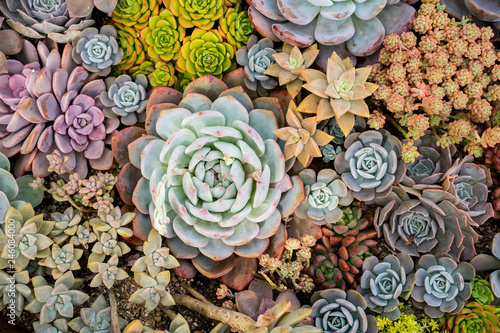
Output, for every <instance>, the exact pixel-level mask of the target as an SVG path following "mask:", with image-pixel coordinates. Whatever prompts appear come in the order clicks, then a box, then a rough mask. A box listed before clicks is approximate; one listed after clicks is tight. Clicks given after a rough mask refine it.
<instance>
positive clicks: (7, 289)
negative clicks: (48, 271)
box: [0, 270, 33, 317]
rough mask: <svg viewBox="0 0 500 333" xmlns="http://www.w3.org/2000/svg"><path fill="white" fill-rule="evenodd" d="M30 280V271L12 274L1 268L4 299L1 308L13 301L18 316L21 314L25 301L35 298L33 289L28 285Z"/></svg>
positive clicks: (0, 280) (0, 274) (1, 291)
mask: <svg viewBox="0 0 500 333" xmlns="http://www.w3.org/2000/svg"><path fill="white" fill-rule="evenodd" d="M30 280H31V279H30V275H29V272H28V271H22V272H17V273H14V274H13V275H11V274H7V273H6V272H5V271H3V270H0V298H1V299H2V302H0V310H3V309H4V308H5V307H6V306H9V305H10V304H11V303H13V304H14V311H15V313H16V316H18V317H19V316H21V313H22V312H23V311H24V305H25V303H26V302H31V301H32V300H33V293H32V290H31V288H30V287H29V286H28V284H29V282H30Z"/></svg>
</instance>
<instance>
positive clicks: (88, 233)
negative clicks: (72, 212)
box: [70, 222, 97, 249]
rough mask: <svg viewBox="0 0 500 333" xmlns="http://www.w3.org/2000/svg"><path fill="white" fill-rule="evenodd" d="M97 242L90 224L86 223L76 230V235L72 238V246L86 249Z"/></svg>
mask: <svg viewBox="0 0 500 333" xmlns="http://www.w3.org/2000/svg"><path fill="white" fill-rule="evenodd" d="M96 240H97V235H96V234H95V233H94V232H93V231H92V228H91V227H90V224H89V223H88V222H84V223H83V224H81V225H79V226H78V228H77V229H76V233H75V235H74V236H73V237H71V239H70V241H71V244H73V245H75V246H80V245H81V246H83V247H84V248H85V249H88V248H89V244H91V243H94V242H95V241H96Z"/></svg>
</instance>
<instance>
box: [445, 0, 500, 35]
mask: <svg viewBox="0 0 500 333" xmlns="http://www.w3.org/2000/svg"><path fill="white" fill-rule="evenodd" d="M441 3H442V4H443V5H445V6H446V7H445V10H446V11H447V12H448V13H450V14H451V15H453V16H454V17H456V18H457V19H461V18H462V17H464V16H465V17H470V16H472V18H473V22H475V23H478V25H479V26H481V25H484V24H492V25H493V27H495V28H496V29H497V30H499V29H500V9H499V8H498V6H495V5H494V4H493V3H491V2H489V1H487V0H442V1H441Z"/></svg>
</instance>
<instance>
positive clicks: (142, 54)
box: [115, 0, 157, 79]
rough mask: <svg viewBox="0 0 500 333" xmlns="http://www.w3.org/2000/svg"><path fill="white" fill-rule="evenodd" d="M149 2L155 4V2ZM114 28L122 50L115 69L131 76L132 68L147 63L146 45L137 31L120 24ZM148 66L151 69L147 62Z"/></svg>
mask: <svg viewBox="0 0 500 333" xmlns="http://www.w3.org/2000/svg"><path fill="white" fill-rule="evenodd" d="M148 1H149V0H148ZM150 1H155V2H156V1H157V0H150ZM115 27H116V29H117V30H116V34H117V36H116V41H117V42H118V46H119V47H120V48H121V49H122V50H123V58H122V60H121V61H120V63H119V64H118V65H116V69H117V70H119V71H129V74H131V75H132V68H133V67H135V66H141V65H143V64H144V63H147V61H146V57H147V50H148V48H147V44H146V42H145V41H144V40H143V39H142V38H140V37H141V35H140V34H137V31H136V30H135V29H134V28H132V27H128V26H123V25H121V24H116V26H115ZM149 64H150V66H151V67H153V66H152V63H150V62H149ZM143 74H147V73H143ZM132 76H133V75H132ZM134 79H135V77H134Z"/></svg>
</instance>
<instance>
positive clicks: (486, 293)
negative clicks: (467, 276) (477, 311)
mask: <svg viewBox="0 0 500 333" xmlns="http://www.w3.org/2000/svg"><path fill="white" fill-rule="evenodd" d="M470 285H471V287H472V298H474V300H475V301H476V302H478V303H479V304H481V305H485V304H490V303H491V302H493V299H494V298H493V293H492V292H491V288H490V287H491V286H490V284H489V282H488V281H486V280H485V279H483V278H482V277H480V276H479V275H476V277H475V278H473V279H472V280H471V281H470Z"/></svg>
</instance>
